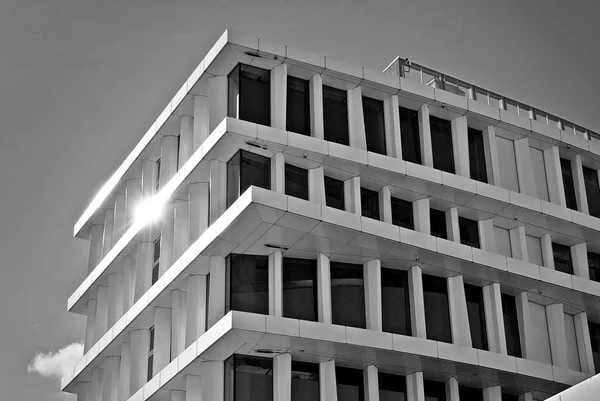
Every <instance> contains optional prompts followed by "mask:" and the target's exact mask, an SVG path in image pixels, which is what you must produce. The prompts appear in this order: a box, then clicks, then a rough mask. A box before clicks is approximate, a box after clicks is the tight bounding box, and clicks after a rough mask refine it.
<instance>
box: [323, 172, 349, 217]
mask: <svg viewBox="0 0 600 401" xmlns="http://www.w3.org/2000/svg"><path fill="white" fill-rule="evenodd" d="M325 204H326V205H327V206H329V207H333V208H336V209H340V210H344V207H345V205H344V181H340V180H336V179H335V178H331V177H327V176H325Z"/></svg>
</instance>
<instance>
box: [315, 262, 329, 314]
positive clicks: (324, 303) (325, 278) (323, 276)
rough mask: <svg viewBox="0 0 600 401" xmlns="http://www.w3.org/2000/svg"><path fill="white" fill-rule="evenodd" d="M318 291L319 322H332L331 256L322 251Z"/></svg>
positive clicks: (318, 264)
mask: <svg viewBox="0 0 600 401" xmlns="http://www.w3.org/2000/svg"><path fill="white" fill-rule="evenodd" d="M317 291H318V292H317V304H318V305H317V313H318V315H319V322H321V323H328V324H331V322H332V315H331V270H330V268H329V258H328V257H327V256H325V255H324V254H322V253H320V254H319V255H318V256H317Z"/></svg>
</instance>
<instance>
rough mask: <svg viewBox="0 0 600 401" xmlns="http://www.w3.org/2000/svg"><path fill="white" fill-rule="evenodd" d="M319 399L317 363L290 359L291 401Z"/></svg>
mask: <svg viewBox="0 0 600 401" xmlns="http://www.w3.org/2000/svg"><path fill="white" fill-rule="evenodd" d="M318 399H319V364H317V363H308V362H300V361H292V401H312V400H318Z"/></svg>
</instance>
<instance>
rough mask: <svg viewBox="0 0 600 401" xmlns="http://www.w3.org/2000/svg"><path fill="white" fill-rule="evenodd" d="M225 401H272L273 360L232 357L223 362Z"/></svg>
mask: <svg viewBox="0 0 600 401" xmlns="http://www.w3.org/2000/svg"><path fill="white" fill-rule="evenodd" d="M225 399H226V400H228V401H256V400H260V401H272V400H273V360H272V359H269V358H256V357H250V356H245V355H233V356H232V357H231V358H229V359H228V360H227V361H225Z"/></svg>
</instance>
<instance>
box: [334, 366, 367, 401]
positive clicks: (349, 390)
mask: <svg viewBox="0 0 600 401" xmlns="http://www.w3.org/2000/svg"><path fill="white" fill-rule="evenodd" d="M335 379H336V382H337V383H336V384H337V386H336V387H337V396H338V400H344V401H363V400H364V384H363V372H362V370H359V369H350V368H342V367H340V366H336V367H335Z"/></svg>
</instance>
